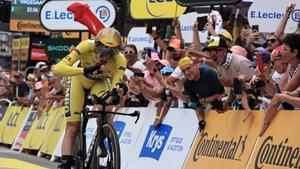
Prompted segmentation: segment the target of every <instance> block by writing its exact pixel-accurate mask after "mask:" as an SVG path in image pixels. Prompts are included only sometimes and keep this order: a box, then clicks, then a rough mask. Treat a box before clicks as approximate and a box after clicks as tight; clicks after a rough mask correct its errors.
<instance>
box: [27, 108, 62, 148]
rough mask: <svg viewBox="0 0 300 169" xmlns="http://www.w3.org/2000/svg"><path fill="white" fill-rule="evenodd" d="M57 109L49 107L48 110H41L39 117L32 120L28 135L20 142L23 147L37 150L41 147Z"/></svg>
mask: <svg viewBox="0 0 300 169" xmlns="http://www.w3.org/2000/svg"><path fill="white" fill-rule="evenodd" d="M58 110H59V109H53V108H51V109H50V110H49V111H43V113H42V115H41V117H39V118H36V119H35V120H34V122H33V124H32V127H31V129H30V130H29V133H28V136H27V137H26V138H25V141H24V143H23V144H22V148H23V149H33V150H38V149H39V148H40V147H41V145H42V143H43V141H44V139H45V138H46V137H47V133H48V131H49V129H50V126H51V124H52V123H53V122H54V119H55V117H56V114H57V113H58Z"/></svg>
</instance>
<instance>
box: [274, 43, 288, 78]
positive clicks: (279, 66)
mask: <svg viewBox="0 0 300 169" xmlns="http://www.w3.org/2000/svg"><path fill="white" fill-rule="evenodd" d="M271 64H272V66H273V69H274V73H273V75H272V79H273V80H274V81H275V82H276V83H278V84H279V83H280V80H281V79H282V77H283V75H284V73H285V72H286V70H287V64H285V63H283V62H282V55H281V46H278V47H277V48H275V49H274V50H273V51H272V53H271Z"/></svg>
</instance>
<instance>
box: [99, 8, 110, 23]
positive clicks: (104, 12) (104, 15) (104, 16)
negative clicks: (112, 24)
mask: <svg viewBox="0 0 300 169" xmlns="http://www.w3.org/2000/svg"><path fill="white" fill-rule="evenodd" d="M96 14H97V15H98V16H99V18H100V19H101V21H102V22H106V21H107V20H108V19H109V18H110V10H109V8H108V7H106V6H103V5H102V6H99V7H98V8H97V9H96Z"/></svg>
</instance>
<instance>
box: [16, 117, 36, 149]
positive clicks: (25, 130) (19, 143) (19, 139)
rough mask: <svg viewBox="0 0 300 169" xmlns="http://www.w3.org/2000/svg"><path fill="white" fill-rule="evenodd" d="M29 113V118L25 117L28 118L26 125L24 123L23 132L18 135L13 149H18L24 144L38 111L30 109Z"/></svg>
mask: <svg viewBox="0 0 300 169" xmlns="http://www.w3.org/2000/svg"><path fill="white" fill-rule="evenodd" d="M28 113H29V115H28V118H27V119H25V120H26V122H25V125H24V127H23V129H21V130H22V131H21V133H20V134H19V135H18V136H17V138H16V141H15V143H14V144H13V146H12V149H16V150H18V149H20V148H21V146H22V144H23V142H24V140H25V138H26V136H27V134H28V132H29V130H30V128H31V126H32V124H33V122H34V119H35V117H36V111H30V112H28Z"/></svg>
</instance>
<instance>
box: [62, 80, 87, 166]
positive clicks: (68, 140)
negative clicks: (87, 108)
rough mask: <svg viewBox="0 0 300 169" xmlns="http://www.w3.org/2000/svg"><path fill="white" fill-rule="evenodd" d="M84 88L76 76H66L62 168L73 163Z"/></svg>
mask: <svg viewBox="0 0 300 169" xmlns="http://www.w3.org/2000/svg"><path fill="white" fill-rule="evenodd" d="M84 98H85V95H84V88H83V86H82V84H81V82H80V79H79V78H78V76H73V77H71V78H68V81H67V88H66V94H65V116H66V121H67V124H66V129H65V135H64V139H63V142H62V148H61V153H62V168H71V165H72V164H73V156H72V150H73V145H74V141H75V139H76V136H77V134H78V132H79V128H80V115H78V114H74V113H75V112H80V111H81V110H82V106H83V104H84Z"/></svg>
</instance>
